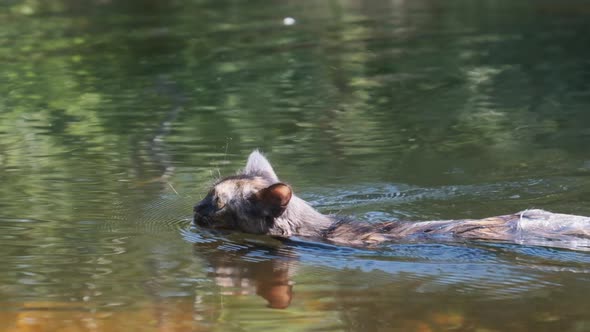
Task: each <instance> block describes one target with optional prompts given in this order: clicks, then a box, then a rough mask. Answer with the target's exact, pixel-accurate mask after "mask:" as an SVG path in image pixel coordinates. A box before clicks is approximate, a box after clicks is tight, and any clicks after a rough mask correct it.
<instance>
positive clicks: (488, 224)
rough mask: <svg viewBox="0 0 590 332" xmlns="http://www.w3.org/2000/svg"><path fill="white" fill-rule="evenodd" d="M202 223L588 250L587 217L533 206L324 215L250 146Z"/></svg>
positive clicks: (338, 240) (329, 235)
mask: <svg viewBox="0 0 590 332" xmlns="http://www.w3.org/2000/svg"><path fill="white" fill-rule="evenodd" d="M194 223H195V224H196V225H198V226H201V227H208V228H214V229H229V230H237V231H241V232H245V233H252V234H266V235H270V236H274V237H279V238H288V237H291V236H299V237H306V238H312V239H319V240H325V241H329V242H332V243H335V244H344V245H350V246H372V245H376V244H379V243H383V242H385V241H396V240H398V241H402V240H426V239H437V240H441V239H450V240H456V239H466V240H489V241H502V242H512V243H519V244H529V245H544V246H553V247H565V248H574V249H578V250H590V218H588V217H583V216H577V215H569V214H560V213H552V212H548V211H544V210H539V209H534V210H525V211H522V212H518V213H514V214H508V215H502V216H496V217H490V218H485V219H461V220H435V221H420V222H410V221H387V222H379V223H368V222H355V221H352V220H350V219H347V218H342V217H338V216H333V215H324V214H322V213H320V212H319V211H317V210H315V209H314V208H313V207H311V206H310V205H309V204H308V203H307V202H306V201H304V200H302V199H301V198H299V197H297V196H295V195H294V194H293V190H292V188H291V187H290V186H289V185H288V184H286V183H284V182H281V181H280V180H279V178H278V176H277V175H276V173H275V171H274V169H273V167H272V166H271V164H270V162H269V161H268V160H267V159H266V157H265V156H264V155H263V154H262V153H260V152H259V151H258V150H254V151H253V152H252V153H251V154H250V156H249V157H248V161H247V163H246V167H245V168H244V169H243V170H242V171H241V172H239V173H238V174H237V175H234V176H229V177H226V178H224V179H221V180H220V181H218V182H217V183H215V184H214V185H213V187H212V188H211V190H210V191H209V193H208V194H207V195H206V197H205V198H204V199H203V200H202V201H201V202H199V203H198V204H197V205H195V207H194Z"/></svg>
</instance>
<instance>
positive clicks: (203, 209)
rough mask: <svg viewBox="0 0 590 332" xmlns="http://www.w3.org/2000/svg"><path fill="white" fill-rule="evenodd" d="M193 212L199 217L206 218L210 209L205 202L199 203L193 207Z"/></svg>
mask: <svg viewBox="0 0 590 332" xmlns="http://www.w3.org/2000/svg"><path fill="white" fill-rule="evenodd" d="M193 211H194V212H195V214H198V215H200V216H206V215H208V214H210V213H211V209H210V208H209V206H208V204H206V203H205V202H199V204H197V205H195V206H194V207H193Z"/></svg>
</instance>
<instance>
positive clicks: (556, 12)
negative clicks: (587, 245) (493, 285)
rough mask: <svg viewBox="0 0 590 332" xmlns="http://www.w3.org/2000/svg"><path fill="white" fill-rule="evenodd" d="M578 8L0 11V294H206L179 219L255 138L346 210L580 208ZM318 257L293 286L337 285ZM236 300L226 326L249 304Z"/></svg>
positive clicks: (130, 5) (68, 7) (582, 102)
mask: <svg viewBox="0 0 590 332" xmlns="http://www.w3.org/2000/svg"><path fill="white" fill-rule="evenodd" d="M588 13H590V9H589V7H588V5H586V4H584V3H583V2H577V1H566V2H562V3H559V4H556V3H552V2H544V1H541V2H538V1H522V2H510V1H500V2H493V3H492V2H471V1H455V2H450V3H433V2H429V1H412V2H403V1H402V2H387V1H325V2H312V1H296V2H295V1H283V2H276V3H273V4H272V5H270V4H268V3H267V2H262V1H256V2H248V3H246V2H239V1H238V2H236V1H233V2H225V1H221V2H216V1H187V2H181V1H171V2H166V1H156V0H151V1H34V0H28V1H27V0H25V1H13V2H4V3H1V4H0V21H1V22H3V23H2V25H1V27H0V62H1V63H2V70H1V71H0V179H1V181H2V187H1V188H0V193H1V197H2V199H0V207H1V208H2V212H1V213H0V217H1V218H2V221H1V224H0V229H1V230H2V236H3V237H2V242H1V244H0V248H2V251H1V253H0V257H1V258H2V261H3V262H6V264H5V266H4V267H3V268H0V280H2V281H3V283H4V284H6V285H7V286H3V287H2V288H0V294H2V297H3V298H4V299H6V300H7V301H9V302H10V301H25V300H34V299H37V298H43V299H48V298H50V299H59V300H60V301H61V300H65V301H67V300H70V299H71V298H74V299H77V300H79V299H83V298H84V297H85V296H90V297H91V298H93V299H94V296H95V294H101V295H96V297H97V298H96V299H95V300H96V301H97V306H99V307H101V306H107V305H108V304H113V303H114V304H117V303H118V304H120V306H123V307H129V306H132V304H133V303H134V302H136V301H139V300H141V299H146V298H147V299H151V298H153V297H154V296H156V295H154V294H160V292H161V293H163V294H164V295H162V296H163V297H164V298H165V297H167V296H169V295H170V294H177V296H179V297H182V296H188V295H187V294H193V293H195V287H197V289H198V290H199V291H200V290H201V289H202V288H207V287H212V285H214V284H215V281H214V280H213V279H212V278H211V277H210V276H208V275H207V273H206V268H207V267H208V266H210V265H212V263H211V262H208V261H207V257H201V256H199V254H196V255H195V254H194V253H193V250H192V248H190V245H188V244H187V243H186V242H185V241H182V240H181V239H179V236H178V229H179V228H185V227H186V225H187V224H188V221H187V220H185V219H184V218H187V217H188V216H189V215H190V211H191V205H192V203H194V202H196V201H197V200H198V199H199V198H200V196H201V195H202V194H203V193H204V192H205V188H206V187H207V185H208V184H209V183H210V182H211V181H212V180H213V179H214V178H216V177H218V176H219V174H223V175H227V174H231V173H233V172H234V171H235V169H237V168H240V167H241V166H242V163H243V159H244V158H245V156H246V155H247V153H248V152H249V151H250V150H251V149H253V148H262V149H263V150H264V151H266V152H268V153H269V154H270V155H271V157H272V160H273V162H275V164H276V165H277V168H278V170H279V174H280V175H281V176H282V177H283V178H284V179H286V180H287V181H289V182H290V183H292V184H293V185H294V186H295V189H296V190H297V191H298V192H300V193H301V194H303V195H304V196H305V195H307V196H309V197H311V198H312V199H316V200H317V201H320V202H322V203H323V204H324V210H330V211H331V210H337V211H342V212H343V213H351V214H353V215H357V216H359V218H364V219H371V216H372V214H371V213H382V214H384V216H386V217H394V218H409V219H420V218H439V217H444V218H459V217H467V216H476V217H483V216H486V215H491V214H503V213H507V212H512V211H515V210H521V209H523V208H528V207H536V208H545V209H555V210H560V211H563V212H569V213H577V214H584V215H590V208H589V206H590V205H589V204H588V198H587V197H589V196H588V193H589V192H588V189H587V188H589V187H588V184H589V181H588V175H589V174H590V157H588V148H587V147H588V146H589V143H590V131H589V129H588V128H590V127H589V124H590V113H589V112H588V111H587V109H588V106H589V104H590V93H589V91H590V86H589V85H590V80H589V79H588V75H589V73H590V62H589V61H588V59H590V48H589V47H588V45H590V40H588V39H589V36H590V34H589V33H588V32H589V25H590V23H589V22H590V21H589V20H588V19H587V18H588V17H587V16H588ZM287 16H289V17H294V18H295V19H296V23H295V24H294V25H291V26H285V25H283V24H282V22H283V18H284V17H287ZM171 167H173V169H174V170H173V172H170V173H169V174H168V173H166V169H168V170H170V169H172V168H171ZM163 174H167V175H171V176H170V177H167V178H166V181H167V182H166V181H162V178H161V177H162V175H163ZM382 184H386V186H387V185H389V184H391V186H393V187H395V188H405V187H404V186H408V188H409V189H408V190H407V192H404V193H405V194H408V195H410V197H412V199H406V200H404V199H399V200H395V199H387V197H388V195H391V194H392V192H390V191H389V189H387V188H389V187H387V188H383V187H382ZM454 186H456V187H454ZM395 188H394V189H395ZM416 188H417V189H416ZM347 190H348V191H350V192H346V191H347ZM342 191H344V192H345V193H344V194H342ZM375 191H376V192H375ZM415 191H417V192H418V194H415ZM357 192H360V193H362V194H365V193H366V194H370V195H373V196H372V197H377V198H379V199H374V200H368V199H365V198H363V196H362V195H360V196H355V197H352V196H353V194H355V193H357ZM457 192H462V194H457ZM318 196H321V197H324V198H323V200H322V199H321V197H320V198H318ZM326 197H327V198H326ZM351 197H352V198H351ZM395 197H397V196H395ZM402 197H403V196H402ZM326 200H327V201H326ZM341 201H348V202H349V203H342V202H341ZM163 240H166V241H165V243H162V242H161V241H163ZM205 256H207V255H205ZM166 262H168V263H170V264H172V265H171V266H170V267H166V268H162V270H161V271H160V270H159V266H160V265H164V266H165V265H166ZM173 263H174V264H173ZM577 267H580V266H577ZM582 267H583V266H582ZM331 268H332V270H330V272H326V273H325V274H324V275H322V274H321V273H319V272H313V273H312V278H311V279H313V277H315V276H317V278H318V279H319V280H320V281H318V282H319V283H321V282H325V283H329V282H330V281H331V280H333V279H337V278H341V277H343V272H342V271H341V270H340V269H339V268H338V267H331ZM304 269H305V264H304ZM409 270H412V268H409ZM158 271H159V272H158ZM362 276H363V275H361V278H360V279H362ZM549 277H554V278H557V279H558V280H562V279H565V281H563V284H564V285H565V286H564V289H565V291H564V293H571V292H572V289H576V287H581V288H580V289H582V290H587V287H586V288H584V287H583V286H580V285H578V284H576V282H574V281H569V279H567V278H565V277H563V276H562V275H560V274H555V275H550V276H544V277H543V278H549ZM300 278H302V277H300ZM586 279H587V278H586ZM88 280H92V281H88ZM154 280H156V281H157V282H158V283H162V284H164V285H165V287H164V286H162V287H158V286H155V288H154V287H152V286H146V285H152V284H154ZM187 280H189V281H187ZM158 283H156V284H157V285H161V284H158ZM359 283H360V282H359ZM31 285H33V286H31ZM355 286H358V284H356V285H355ZM342 287H343V288H346V287H347V286H346V285H345V286H342ZM387 287H389V288H391V291H390V296H392V297H395V296H396V294H398V295H399V296H401V295H402V294H401V293H400V292H397V291H396V288H395V287H394V286H393V285H389V286H387ZM389 288H388V289H389ZM154 289H155V290H154ZM304 289H305V288H304ZM552 291H555V292H558V293H559V292H560V289H559V288H557V289H553V290H552ZM96 292H98V293H96ZM335 292H337V291H335ZM220 293H221V291H217V292H211V293H207V294H208V295H207V296H210V297H211V298H209V301H211V302H207V301H208V300H204V301H205V302H204V303H205V304H203V306H204V307H207V306H208V305H210V306H211V307H215V306H220V304H219V303H218V302H215V301H217V300H218V297H216V296H218V295H219V294H220ZM166 294H168V295H166ZM309 294H310V295H309V297H312V298H316V297H317V298H320V299H324V297H323V294H320V293H314V291H313V289H312V290H311V291H309ZM449 294H454V293H447V292H446V291H443V292H442V293H441V297H442V299H439V300H433V301H434V302H433V305H434V304H436V303H439V302H440V303H442V302H444V301H445V299H444V297H445V296H450V295H449ZM160 295H161V294H160ZM160 295H157V296H160ZM403 295H404V296H406V295H407V296H409V297H411V296H412V295H413V293H411V294H409V295H408V294H403ZM157 296H156V297H157ZM355 296H361V297H362V293H355ZM213 298H215V300H212V299H213ZM424 298H425V297H424V296H423V297H419V299H424ZM461 299H464V300H465V301H466V303H471V301H475V300H474V299H473V298H461ZM226 300H227V301H236V302H238V303H239V302H240V301H242V300H244V299H242V298H239V297H232V296H230V297H228V299H226ZM382 300H383V301H385V300H384V299H382ZM334 301H335V300H334V299H333V297H330V296H326V297H325V301H324V302H327V303H328V304H327V306H328V307H329V308H330V310H331V309H333V308H332V305H334ZM437 301H438V302H437ZM245 302H248V304H235V305H232V306H230V309H229V310H226V311H225V312H224V316H223V317H224V318H223V319H224V320H225V321H234V320H236V319H237V318H234V317H236V315H239V314H240V313H239V310H237V309H240V308H241V309H243V308H246V307H250V304H249V303H251V302H256V303H261V302H263V300H261V299H260V298H256V297H251V298H246V300H245ZM319 302H321V303H320V304H317V303H316V304H317V305H318V308H319V307H322V305H324V304H325V303H324V304H322V303H323V302H322V301H319ZM361 302H362V301H361ZM579 302H580V303H581V302H582V301H581V300H580V301H579ZM214 303H215V304H214ZM298 305H299V306H301V305H302V304H301V303H295V304H294V306H295V307H297V306H298ZM508 306H509V305H508ZM353 307H354V305H353ZM360 307H361V308H362V310H367V308H369V306H368V305H360ZM411 307H412V306H411ZM458 307H461V306H460V305H458ZM412 308H417V309H416V310H417V311H420V310H426V309H420V308H421V307H420V306H419V305H416V306H413V307H412ZM579 308H582V309H583V308H584V307H583V306H580V307H579ZM340 309H342V308H340ZM340 309H339V308H336V309H334V311H335V312H336V313H339V312H341V311H345V309H342V310H340ZM302 310H303V309H302ZM318 310H319V309H318ZM339 310H340V311H339ZM362 310H361V311H362ZM457 310H459V309H457ZM586 312H588V311H586ZM258 314H259V313H258V312H257V313H256V315H258ZM266 314H267V313H266V312H264V314H263V315H266ZM253 315H254V314H253ZM275 315H276V314H275ZM294 315H296V314H294ZM406 315H409V313H406ZM525 316H526V315H523V317H525ZM574 316H575V315H574ZM580 316H583V315H578V316H575V317H574V318H576V319H578V318H580ZM359 317H361V318H358V317H357V318H354V317H352V318H350V317H349V318H347V319H350V321H349V320H347V319H343V320H342V321H337V319H335V320H334V321H335V323H333V322H330V323H329V324H328V325H330V324H332V323H333V324H335V325H334V326H340V327H341V326H347V327H349V328H351V329H356V328H357V327H355V322H356V323H358V322H359V321H361V320H362V317H365V318H366V317H368V316H367V314H365V315H364V316H363V315H360V316H359ZM263 318H264V316H263ZM484 318H485V317H484ZM582 318H583V317H582ZM586 318H587V317H586ZM215 319H217V318H215ZM245 319H246V320H247V318H245ZM482 319H483V318H482ZM513 319H516V318H513ZM522 319H523V321H522V322H521V323H522V324H524V326H527V325H526V324H527V322H528V320H527V319H526V318H522ZM484 320H485V319H484ZM255 321H256V319H254V318H252V319H251V322H255ZM336 321H337V322H336ZM586 321H587V320H586ZM307 323H309V322H307ZM494 323H495V322H490V323H489V324H491V326H492V327H493V326H495V325H494ZM309 324H310V325H311V324H312V323H309ZM313 324H315V323H313ZM383 324H386V323H383ZM390 324H394V323H391V322H390ZM497 324H500V323H497ZM572 324H573V323H572ZM230 325H231V324H230ZM302 326H309V325H305V324H303V323H302ZM330 326H332V325H330ZM391 326H395V324H394V325H391ZM400 326H405V325H403V324H402V325H398V327H400ZM496 328H504V329H506V328H508V327H506V326H503V325H498V326H496ZM294 329H295V328H294ZM512 330H515V329H514V328H512Z"/></svg>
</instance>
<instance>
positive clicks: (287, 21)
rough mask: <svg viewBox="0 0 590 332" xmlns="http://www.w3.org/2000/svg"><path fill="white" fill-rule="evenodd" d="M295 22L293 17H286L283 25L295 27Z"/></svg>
mask: <svg viewBox="0 0 590 332" xmlns="http://www.w3.org/2000/svg"><path fill="white" fill-rule="evenodd" d="M295 22H296V21H295V19H294V18H292V17H285V18H284V19H283V25H293V24H295Z"/></svg>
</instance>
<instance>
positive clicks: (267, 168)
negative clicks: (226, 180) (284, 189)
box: [242, 150, 279, 181]
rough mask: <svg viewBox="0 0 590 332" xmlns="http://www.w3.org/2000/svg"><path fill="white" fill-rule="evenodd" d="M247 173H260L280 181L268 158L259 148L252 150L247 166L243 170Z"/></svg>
mask: <svg viewBox="0 0 590 332" xmlns="http://www.w3.org/2000/svg"><path fill="white" fill-rule="evenodd" d="M242 173H243V174H245V175H259V176H264V177H267V178H269V179H270V180H272V181H279V178H278V176H277V174H276V173H275V171H274V170H273V169H272V166H271V165H270V163H269V162H268V160H267V159H266V158H265V157H264V156H263V155H262V153H260V151H258V150H254V151H252V153H250V156H249V157H248V162H246V168H244V170H243V171H242Z"/></svg>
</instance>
